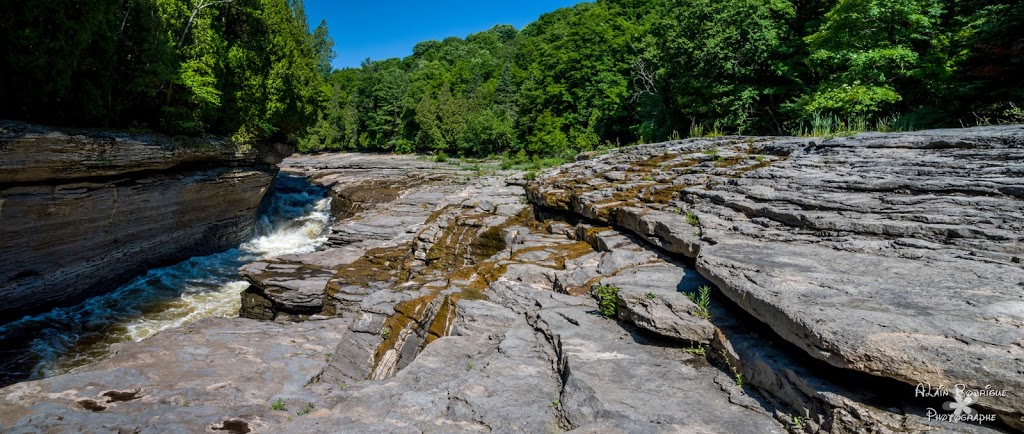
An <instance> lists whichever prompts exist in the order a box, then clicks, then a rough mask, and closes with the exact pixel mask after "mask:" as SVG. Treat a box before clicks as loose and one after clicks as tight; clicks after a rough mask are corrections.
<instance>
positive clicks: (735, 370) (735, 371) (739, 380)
mask: <svg viewBox="0 0 1024 434" xmlns="http://www.w3.org/2000/svg"><path fill="white" fill-rule="evenodd" d="M720 354H721V355H722V360H724V361H725V366H728V367H729V370H730V371H732V376H733V378H734V379H735V380H736V387H739V388H740V389H742V388H743V373H742V372H740V369H739V367H737V366H736V365H733V364H732V361H731V360H730V359H729V353H727V352H725V349H724V348H723V349H722V351H721V353H720Z"/></svg>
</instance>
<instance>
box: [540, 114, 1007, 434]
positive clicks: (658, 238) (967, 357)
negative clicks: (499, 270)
mask: <svg viewBox="0 0 1024 434" xmlns="http://www.w3.org/2000/svg"><path fill="white" fill-rule="evenodd" d="M589 157H590V158H589V159H585V160H581V161H578V162H576V163H573V164H570V165H566V166H563V167H560V168H558V169H555V170H550V171H547V172H545V173H541V174H540V175H539V176H538V177H537V179H536V181H534V182H531V183H529V185H528V186H527V189H528V195H529V196H530V199H531V201H532V202H534V203H536V204H538V205H541V206H544V207H548V208H552V209H556V210H562V211H570V212H573V213H576V214H579V215H582V216H584V217H587V218H592V219H595V220H597V221H600V222H602V223H603V224H608V225H612V226H615V227H618V228H621V229H624V230H628V231H630V232H632V233H634V234H635V235H637V236H640V237H642V238H643V239H645V240H647V241H648V242H650V243H651V244H654V245H656V246H659V247H660V248H662V249H664V250H665V251H668V252H671V253H674V254H676V255H679V256H683V257H689V258H692V259H695V260H696V266H697V269H698V270H699V271H700V273H701V274H702V275H703V276H704V277H706V278H708V279H709V280H710V281H711V282H713V283H714V284H715V285H716V286H717V287H718V288H719V289H720V290H721V293H722V294H724V295H725V296H726V297H728V298H729V299H731V300H732V302H734V303H736V305H738V306H739V307H740V308H742V309H743V310H744V311H746V312H748V313H749V314H751V315H752V316H753V317H754V318H755V319H756V320H758V321H760V322H762V323H764V324H766V325H767V326H769V327H770V328H771V330H772V331H773V332H774V333H776V334H777V335H778V336H780V337H781V338H782V339H784V340H786V341H788V342H790V343H792V344H793V345H795V346H796V347H797V348H799V349H801V350H802V351H803V352H805V353H806V355H809V356H811V357H813V358H815V359H817V360H820V361H823V362H826V363H828V364H829V365H832V366H834V367H837V368H842V369H844V370H849V371H853V372H858V373H863V374H869V375H871V376H875V377H877V378H887V379H892V380H896V381H898V382H901V383H904V384H905V385H906V387H910V388H913V387H916V386H918V385H919V384H921V385H926V386H927V385H930V386H931V387H933V388H938V387H942V388H944V389H946V390H953V389H954V388H955V387H956V385H963V386H964V387H966V388H967V389H969V390H980V391H986V390H995V391H996V392H995V395H991V396H981V397H980V399H979V400H977V402H975V403H974V408H975V409H976V410H980V411H981V413H983V414H993V413H994V414H996V415H998V416H999V419H1000V421H1001V422H1002V423H1004V424H1006V425H1009V426H1011V427H1013V428H1016V429H1024V417H1022V416H1024V376H1022V373H1024V371H1022V367H1024V267H1022V258H1024V235H1022V234H1024V200H1022V199H1024V194H1022V192H1024V164H1022V161H1024V127H1022V126H997V127H980V128H968V129H950V130H934V131H918V132H912V133H866V134H860V135H856V136H852V137H839V138H833V139H829V140H823V139H821V138H766V137H724V138H717V139H689V140H683V141H675V142H668V143H660V144H651V145H643V146H637V147H631V148H624V149H621V150H617V151H613V152H611V153H608V154H605V155H590V156H589ZM950 393H952V392H950ZM983 393H984V392H983ZM901 397H902V398H906V399H908V400H910V401H912V400H913V397H914V395H913V392H912V391H909V392H904V395H902V396H901ZM918 401H920V400H918Z"/></svg>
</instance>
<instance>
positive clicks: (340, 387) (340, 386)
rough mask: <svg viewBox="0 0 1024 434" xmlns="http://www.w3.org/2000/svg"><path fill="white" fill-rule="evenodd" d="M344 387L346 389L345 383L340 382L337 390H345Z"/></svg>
mask: <svg viewBox="0 0 1024 434" xmlns="http://www.w3.org/2000/svg"><path fill="white" fill-rule="evenodd" d="M346 387H348V384H345V382H344V381H342V382H341V383H338V388H339V389H344V388H346Z"/></svg>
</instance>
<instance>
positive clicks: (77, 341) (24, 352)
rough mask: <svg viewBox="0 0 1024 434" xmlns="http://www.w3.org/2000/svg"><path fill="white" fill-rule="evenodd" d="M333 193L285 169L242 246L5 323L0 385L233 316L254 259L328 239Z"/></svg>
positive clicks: (0, 335) (58, 370)
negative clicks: (114, 346) (244, 275)
mask: <svg viewBox="0 0 1024 434" xmlns="http://www.w3.org/2000/svg"><path fill="white" fill-rule="evenodd" d="M329 227H330V198H329V197H327V195H326V191H325V190H323V189H321V188H319V187H316V186H312V185H310V184H309V183H308V182H306V180H305V179H304V178H299V177H295V176H289V175H284V174H282V175H279V176H278V178H277V181H276V182H275V185H274V192H273V195H272V196H271V204H270V207H269V208H268V211H267V213H266V214H265V215H262V216H260V219H259V221H258V223H257V229H256V234H255V236H254V237H253V239H251V240H249V241H248V242H246V243H244V244H242V245H241V246H239V247H238V248H236V249H232V250H228V251H226V252H221V253H216V254H213V255H209V256H198V257H194V258H191V259H188V260H186V261H184V262H181V263H178V264H175V265H171V266H169V267H163V268H157V269H153V270H150V271H149V272H148V273H146V274H145V275H143V276H140V277H137V278H135V279H134V280H133V281H131V282H129V283H127V284H125V285H123V286H121V287H119V288H117V289H115V290H114V291H112V292H109V293H106V294H103V295H99V296H96V297H93V298H90V299H88V300H86V301H84V302H82V303H79V304H77V305H74V306H69V307H64V308H58V309H54V310H52V311H50V312H47V313H43V314H40V315H35V316H27V317H24V318H22V319H20V320H17V321H14V322H11V323H8V324H4V325H2V326H0V386H3V385H6V384H10V383H13V382H17V381H23V380H26V379H39V378H45V377H49V376H53V375H59V374H62V373H65V372H68V371H70V370H71V369H74V368H76V367H79V366H84V365H87V364H89V363H92V362H96V361H98V360H101V359H103V358H105V357H106V356H107V355H108V354H109V351H110V346H111V345H112V344H114V343H118V342H126V341H141V340H143V339H146V338H148V337H150V336H153V335H154V334H156V333H157V332H159V331H161V330H165V329H168V328H173V327H180V326H182V325H185V324H189V323H192V322H194V321H196V320H199V319H201V318H208V317H233V316H237V315H238V308H239V307H240V296H239V293H240V292H241V291H243V290H245V288H246V287H247V286H248V283H246V281H245V280H244V279H243V278H242V276H241V275H240V274H239V273H238V268H239V267H241V266H242V265H245V264H246V263H248V262H252V261H257V260H262V259H268V258H273V257H277V256H280V255H286V254H293V253H309V252H312V251H314V250H316V249H317V248H318V247H320V245H322V244H323V243H324V242H325V241H326V235H327V232H328V229H329Z"/></svg>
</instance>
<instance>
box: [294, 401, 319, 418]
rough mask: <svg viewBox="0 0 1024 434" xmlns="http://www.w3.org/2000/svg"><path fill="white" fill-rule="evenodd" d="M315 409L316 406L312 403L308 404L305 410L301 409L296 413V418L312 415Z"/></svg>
mask: <svg viewBox="0 0 1024 434" xmlns="http://www.w3.org/2000/svg"><path fill="white" fill-rule="evenodd" d="M314 408H316V404H314V403H312V402H310V403H309V404H306V407H305V408H303V409H301V410H299V411H296V412H295V415H296V416H305V415H307V414H310V413H312V412H313V409H314Z"/></svg>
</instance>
